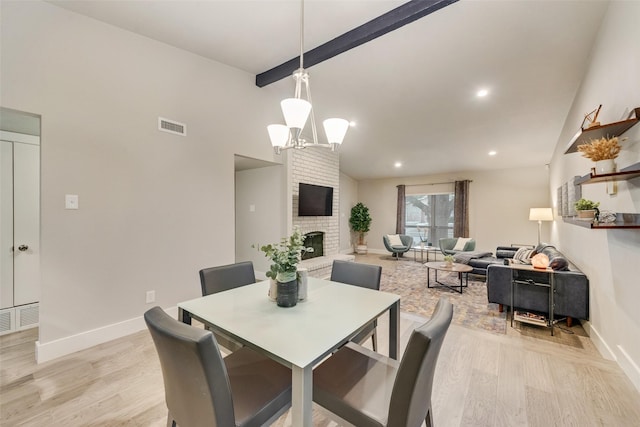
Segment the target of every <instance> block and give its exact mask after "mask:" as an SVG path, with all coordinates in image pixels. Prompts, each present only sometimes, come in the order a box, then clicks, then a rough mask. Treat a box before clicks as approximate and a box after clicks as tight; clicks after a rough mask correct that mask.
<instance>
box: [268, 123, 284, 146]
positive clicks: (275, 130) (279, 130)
mask: <svg viewBox="0 0 640 427" xmlns="http://www.w3.org/2000/svg"><path fill="white" fill-rule="evenodd" d="M267 132H269V138H270V139H271V145H273V146H274V147H284V146H285V145H286V144H287V140H288V139H289V128H288V127H286V126H285V125H269V126H267Z"/></svg>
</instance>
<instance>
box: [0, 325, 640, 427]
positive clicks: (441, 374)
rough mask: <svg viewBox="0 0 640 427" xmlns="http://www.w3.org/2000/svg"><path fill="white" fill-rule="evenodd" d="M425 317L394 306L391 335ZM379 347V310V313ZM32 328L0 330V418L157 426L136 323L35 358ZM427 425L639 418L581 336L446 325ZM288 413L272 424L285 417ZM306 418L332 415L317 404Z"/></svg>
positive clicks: (160, 404)
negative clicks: (570, 339) (398, 312)
mask: <svg viewBox="0 0 640 427" xmlns="http://www.w3.org/2000/svg"><path fill="white" fill-rule="evenodd" d="M424 320H425V319H423V318H420V317H418V316H415V315H411V314H406V313H403V315H402V318H401V334H402V335H401V336H402V339H401V344H402V348H404V346H405V345H406V342H407V340H408V337H409V335H410V333H411V331H412V330H413V329H414V328H415V327H416V326H418V325H419V324H421V323H422V322H423V321H424ZM379 328H380V330H379V332H378V336H379V343H380V351H381V352H383V353H386V352H387V348H388V344H387V342H386V339H385V337H387V330H388V329H387V328H388V322H387V316H383V318H382V319H381V321H380V322H379ZM37 333H38V332H37V329H32V330H28V331H23V332H18V333H14V334H10V335H5V336H2V337H0V425H2V426H125V425H126V426H164V425H165V423H166V407H165V404H164V390H163V383H162V374H161V372H160V368H159V363H158V360H157V356H156V352H155V348H154V347H153V343H152V341H151V338H150V336H149V334H148V333H147V332H146V331H142V332H139V333H136V334H133V335H130V336H127V337H123V338H120V339H117V340H114V341H111V342H109V343H105V344H102V345H99V346H96V347H93V348H90V349H87V350H84V351H80V352H77V353H74V354H71V355H69V356H65V357H62V358H60V359H57V360H54V361H51V362H47V363H43V364H41V365H36V364H35V361H34V360H35V357H34V344H35V340H36V339H37ZM433 393H434V394H433V408H434V420H435V425H436V426H438V427H442V426H540V427H549V426H563V427H564V426H581V427H582V426H629V427H631V426H640V393H638V391H636V390H635V389H634V387H633V385H632V384H631V382H630V381H629V380H628V378H627V377H626V376H625V375H624V374H623V373H622V371H621V370H620V368H619V367H618V366H617V365H616V364H615V363H614V362H612V361H608V360H605V359H603V358H602V357H601V356H599V355H598V353H597V352H596V351H595V350H594V349H593V348H592V347H590V346H584V347H583V348H576V347H572V346H566V345H562V344H558V343H556V342H549V341H545V340H542V339H537V338H535V337H530V336H524V335H519V334H517V333H515V334H509V335H496V334H491V333H487V332H483V331H477V330H471V329H466V328H463V327H461V326H457V325H452V326H451V328H450V329H449V332H448V335H447V337H446V339H445V342H444V345H443V347H442V351H441V353H440V358H439V361H438V367H437V369H436V376H435V381H434V390H433ZM290 424H291V423H290V420H289V418H288V414H285V415H283V416H282V417H281V418H280V419H279V420H278V421H277V422H276V424H275V425H276V426H278V427H284V426H290ZM314 425H315V426H323V427H329V426H334V425H335V423H334V422H332V421H330V420H328V419H326V418H325V417H324V415H323V414H322V413H321V412H320V411H315V413H314Z"/></svg>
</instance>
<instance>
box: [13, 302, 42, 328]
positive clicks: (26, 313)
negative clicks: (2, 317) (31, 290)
mask: <svg viewBox="0 0 640 427" xmlns="http://www.w3.org/2000/svg"><path fill="white" fill-rule="evenodd" d="M39 317H40V307H39V306H38V304H30V305H23V306H20V307H16V326H17V328H18V329H27V328H31V327H33V326H38V321H39Z"/></svg>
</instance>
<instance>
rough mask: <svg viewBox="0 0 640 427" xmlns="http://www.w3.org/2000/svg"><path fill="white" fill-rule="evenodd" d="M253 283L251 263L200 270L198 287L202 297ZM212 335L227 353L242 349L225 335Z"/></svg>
mask: <svg viewBox="0 0 640 427" xmlns="http://www.w3.org/2000/svg"><path fill="white" fill-rule="evenodd" d="M255 282H256V274H255V272H254V270H253V263H252V262H251V261H244V262H238V263H235V264H228V265H221V266H217V267H210V268H203V269H202V270H200V286H201V287H202V296H203V297H204V296H207V295H211V294H215V293H218V292H223V291H227V290H229V289H233V288H238V287H240V286H245V285H249V284H251V283H255ZM213 334H214V335H215V337H216V340H217V341H218V344H219V345H221V346H222V347H224V348H225V349H227V350H229V351H236V350H238V349H239V348H241V347H242V344H240V343H239V342H237V341H235V340H233V339H232V338H230V337H228V336H227V335H224V334H222V333H220V332H217V331H213Z"/></svg>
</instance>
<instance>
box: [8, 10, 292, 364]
mask: <svg viewBox="0 0 640 427" xmlns="http://www.w3.org/2000/svg"><path fill="white" fill-rule="evenodd" d="M1 8H2V9H1V18H0V19H1V28H2V52H1V55H2V58H1V59H2V61H1V67H2V68H1V77H0V78H1V80H0V88H2V93H1V99H0V103H1V105H2V106H4V107H8V108H13V109H16V110H20V111H26V112H30V113H35V114H39V115H41V117H42V152H41V160H42V166H41V168H42V170H41V180H42V187H41V191H42V193H41V208H42V210H41V212H42V213H41V237H42V240H41V243H42V258H41V272H42V299H41V312H40V313H41V316H40V320H41V322H40V347H39V357H40V360H46V359H48V358H51V357H55V356H56V355H60V354H64V353H69V352H72V351H74V350H75V349H78V348H82V347H86V346H89V345H92V344H95V343H96V342H99V341H100V340H102V339H103V338H108V337H109V336H110V337H114V336H117V335H118V334H121V333H126V332H130V331H131V330H133V329H136V328H142V327H143V324H142V322H141V321H140V316H141V315H142V314H143V312H144V311H145V310H146V309H148V308H149V307H151V305H149V304H145V292H146V291H147V290H152V289H153V290H155V291H156V303H157V304H158V305H161V306H163V307H171V306H175V304H176V303H177V302H178V301H182V300H186V299H189V298H193V297H197V296H198V295H199V293H200V289H199V280H198V273H197V272H198V269H199V268H201V267H202V266H205V265H215V264H224V263H231V262H233V261H234V254H235V248H234V186H233V182H234V161H233V159H234V154H242V155H245V156H247V157H253V158H258V159H263V160H274V158H273V155H272V149H271V147H270V144H268V142H267V140H266V139H265V134H264V126H263V124H264V125H266V124H267V123H269V122H272V121H273V120H274V119H275V118H274V117H265V115H266V114H271V113H270V112H271V110H273V111H274V113H273V114H277V110H276V109H274V108H272V107H273V105H277V102H278V101H279V97H274V96H271V97H270V96H268V94H270V93H271V94H273V93H272V92H269V91H268V90H266V91H265V90H261V89H258V88H257V87H256V86H255V84H254V76H253V75H250V74H247V73H244V72H240V71H238V70H236V69H233V68H230V67H227V66H224V65H222V64H219V63H216V62H213V61H209V60H206V59H204V58H202V57H199V56H196V55H193V54H191V53H187V52H185V51H181V50H179V49H175V48H173V47H170V46H168V45H165V44H162V43H159V42H155V41H153V40H150V39H148V38H145V37H141V36H137V35H135V34H133V33H130V32H127V31H123V30H119V29H116V28H115V27H111V26H109V25H106V24H103V23H101V22H99V21H96V20H93V19H89V18H86V17H82V16H80V15H77V14H74V13H71V12H68V11H66V10H63V9H61V8H58V7H56V6H53V5H51V4H48V3H44V2H39V1H29V2H13V1H3V2H2V3H1ZM158 116H162V117H166V118H170V119H175V120H177V121H180V122H183V123H186V124H187V126H188V128H187V129H188V136H187V137H184V138H183V137H179V136H174V135H171V134H168V133H163V132H159V131H158V130H157V120H158ZM247 116H249V117H251V120H250V121H251V122H253V123H257V124H258V125H257V126H255V127H248V126H246V125H244V124H245V123H246V120H243V122H242V123H240V122H239V118H241V117H245V118H246V117H247ZM229 141H233V144H230V143H229ZM65 194H77V195H79V206H80V209H79V210H64V196H65ZM112 325H113V326H114V328H115V329H117V331H116V332H113V333H111V334H109V333H108V331H106V329H108V328H110V327H111V326H112ZM74 337H77V338H78V339H77V340H74Z"/></svg>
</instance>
